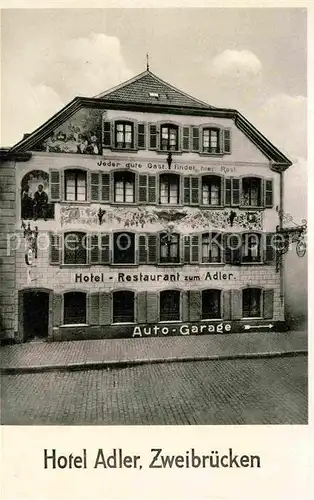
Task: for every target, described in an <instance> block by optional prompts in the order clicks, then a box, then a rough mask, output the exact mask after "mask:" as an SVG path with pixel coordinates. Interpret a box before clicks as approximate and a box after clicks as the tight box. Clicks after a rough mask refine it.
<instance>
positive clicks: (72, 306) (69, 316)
mask: <svg viewBox="0 0 314 500" xmlns="http://www.w3.org/2000/svg"><path fill="white" fill-rule="evenodd" d="M63 298H64V307H63V323H64V324H65V325H77V324H85V323H86V293H83V292H68V293H65V294H64V296H63Z"/></svg>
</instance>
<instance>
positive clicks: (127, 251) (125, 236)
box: [113, 231, 135, 264]
mask: <svg viewBox="0 0 314 500" xmlns="http://www.w3.org/2000/svg"><path fill="white" fill-rule="evenodd" d="M134 262H135V237H134V233H127V232H125V231H123V232H119V233H114V235H113V263H114V264H134Z"/></svg>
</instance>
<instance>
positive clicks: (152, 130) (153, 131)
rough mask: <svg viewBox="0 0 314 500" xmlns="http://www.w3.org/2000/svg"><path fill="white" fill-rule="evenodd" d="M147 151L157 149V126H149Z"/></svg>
mask: <svg viewBox="0 0 314 500" xmlns="http://www.w3.org/2000/svg"><path fill="white" fill-rule="evenodd" d="M149 149H157V126H156V125H154V124H153V123H150V124H149Z"/></svg>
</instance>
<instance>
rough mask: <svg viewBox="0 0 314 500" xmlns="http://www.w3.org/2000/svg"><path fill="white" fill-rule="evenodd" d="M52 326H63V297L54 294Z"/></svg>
mask: <svg viewBox="0 0 314 500" xmlns="http://www.w3.org/2000/svg"><path fill="white" fill-rule="evenodd" d="M52 304H53V308H52V324H53V326H59V325H62V323H63V321H62V295H60V294H59V293H54V294H53V298H52Z"/></svg>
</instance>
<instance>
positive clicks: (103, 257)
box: [99, 233, 110, 264]
mask: <svg viewBox="0 0 314 500" xmlns="http://www.w3.org/2000/svg"><path fill="white" fill-rule="evenodd" d="M99 250H100V264H109V263H110V235H109V234H105V233H102V234H100V249H99Z"/></svg>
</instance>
